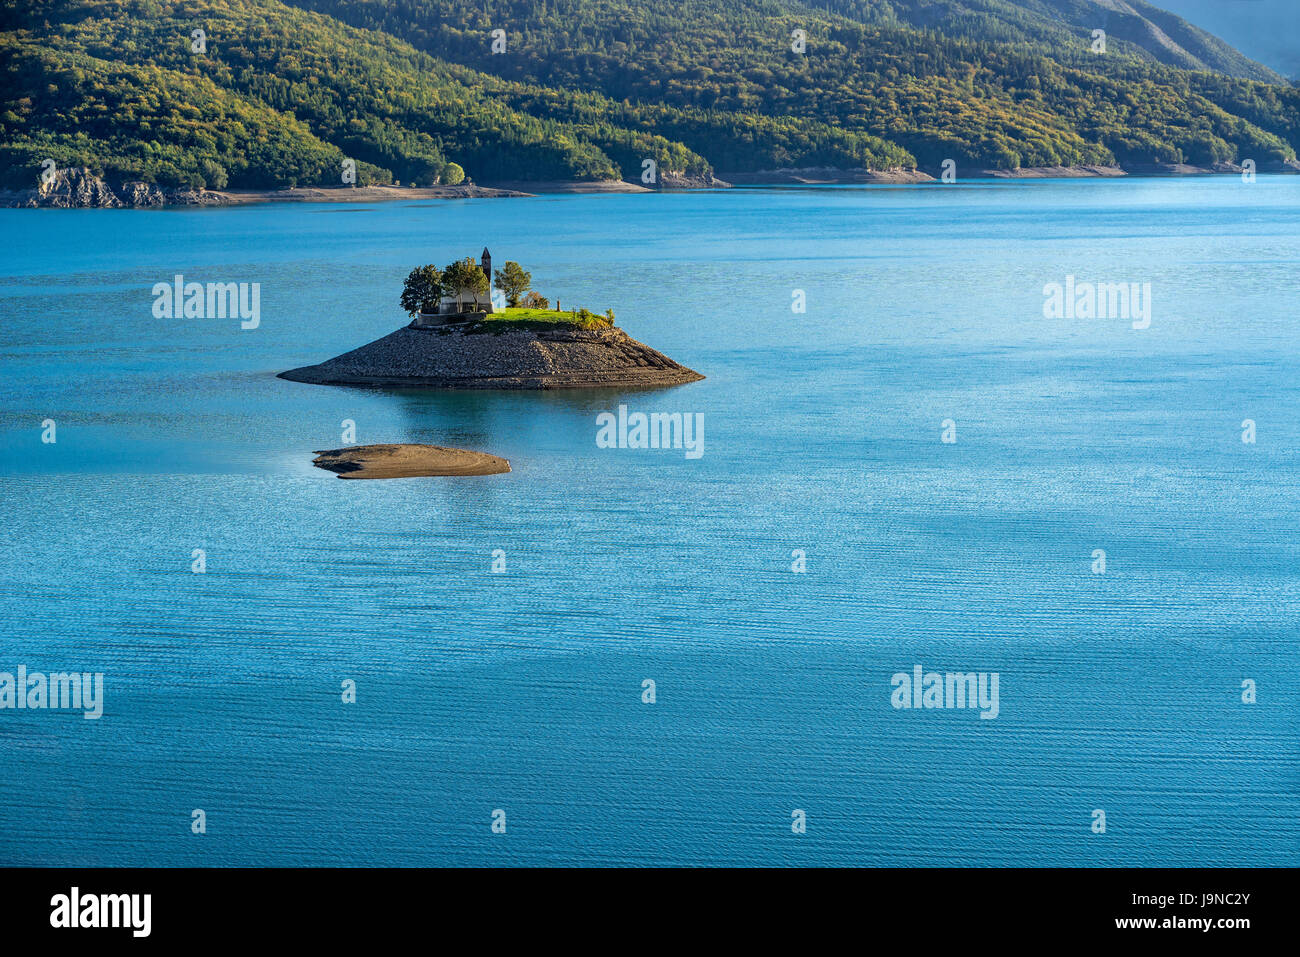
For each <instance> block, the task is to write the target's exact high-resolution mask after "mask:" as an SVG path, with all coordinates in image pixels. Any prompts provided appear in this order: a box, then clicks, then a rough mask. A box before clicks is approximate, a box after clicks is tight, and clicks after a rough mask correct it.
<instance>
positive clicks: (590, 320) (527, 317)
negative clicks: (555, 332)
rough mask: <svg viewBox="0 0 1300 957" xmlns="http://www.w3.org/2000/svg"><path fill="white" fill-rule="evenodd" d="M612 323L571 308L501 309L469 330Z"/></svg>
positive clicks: (594, 326) (597, 326) (591, 326)
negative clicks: (561, 309)
mask: <svg viewBox="0 0 1300 957" xmlns="http://www.w3.org/2000/svg"><path fill="white" fill-rule="evenodd" d="M612 325H614V323H613V322H611V321H610V320H609V319H608V318H607V317H605V316H601V315H595V314H591V313H589V314H588V315H586V316H583V315H580V314H579V313H578V312H574V311H571V310H567V309H566V310H563V311H559V312H557V311H556V310H554V309H500V310H498V311H496V312H494V313H492V314H491V315H489V316H488V317H487V319H486V320H484V321H483V322H480V323H477V324H476V325H474V326H471V327H470V328H469V329H468V330H466V331H467V332H505V331H506V330H508V329H563V328H574V327H576V328H578V329H608V328H610V327H611V326H612Z"/></svg>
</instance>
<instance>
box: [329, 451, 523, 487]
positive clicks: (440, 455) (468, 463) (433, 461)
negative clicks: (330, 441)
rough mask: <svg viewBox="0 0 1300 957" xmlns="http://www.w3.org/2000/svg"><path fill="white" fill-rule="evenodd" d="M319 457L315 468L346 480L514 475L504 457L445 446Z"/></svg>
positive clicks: (337, 453) (356, 452) (355, 452)
mask: <svg viewBox="0 0 1300 957" xmlns="http://www.w3.org/2000/svg"><path fill="white" fill-rule="evenodd" d="M315 454H316V458H314V459H312V462H311V464H312V465H314V466H316V467H317V468H321V469H325V470H326V471H329V472H337V473H338V476H339V478H343V479H386V478H421V477H424V476H430V475H497V474H499V473H501V472H509V471H510V463H509V462H507V461H506V460H505V459H503V458H501V457H500V456H497V455H489V454H488V453H486V452H471V451H469V450H468V449H452V448H447V447H445V446H442V445H350V446H348V447H347V448H342V449H329V450H327V451H317V452H316V453H315Z"/></svg>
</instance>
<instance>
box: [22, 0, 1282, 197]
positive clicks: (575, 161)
mask: <svg viewBox="0 0 1300 957" xmlns="http://www.w3.org/2000/svg"><path fill="white" fill-rule="evenodd" d="M1111 6H1112V7H1113V6H1115V4H1112V5H1111ZM1118 6H1120V7H1124V8H1126V9H1127V10H1132V11H1133V12H1132V13H1128V12H1125V10H1120V11H1118V12H1117V11H1116V10H1115V9H1110V10H1109V12H1107V10H1106V9H1105V8H1103V7H1101V6H1099V5H1098V4H1096V3H1095V2H1094V0H1019V2H1018V3H1015V4H1013V3H1010V2H1008V0H944V2H938V0H823V2H822V3H821V5H820V6H819V7H812V6H804V5H801V4H798V3H793V2H788V0H756V2H745V0H681V2H675V3H673V4H671V5H649V4H633V3H631V2H629V0H486V2H483V3H476V4H474V5H470V4H466V3H464V2H462V0H290V2H289V3H287V4H286V3H281V2H278V0H170V2H162V0H0V15H2V16H3V26H4V36H3V37H2V38H0V70H3V72H4V76H5V80H4V88H3V89H4V92H3V97H4V102H3V103H0V164H2V165H3V167H4V173H3V176H4V185H8V186H20V185H21V186H29V185H32V184H33V183H34V182H35V178H36V176H37V172H38V170H39V167H40V163H41V161H42V160H43V159H44V158H46V157H49V158H53V159H54V160H55V161H56V162H57V163H58V165H60V166H90V167H92V168H95V169H99V170H102V171H104V172H105V173H106V174H107V175H109V176H110V177H117V178H131V179H142V180H145V181H147V182H158V183H160V184H163V185H207V186H210V187H222V186H226V185H229V186H232V187H234V186H244V187H262V186H283V185H294V184H298V185H307V184H322V185H323V184H333V183H337V182H339V175H340V169H341V167H342V164H343V160H344V159H345V158H350V159H352V160H355V161H356V163H357V166H358V172H359V180H360V182H362V183H365V182H391V181H393V180H400V181H401V182H404V183H415V184H421V185H423V184H434V183H438V182H446V181H449V180H453V179H454V178H456V177H458V176H459V168H463V169H464V171H465V172H466V173H467V174H468V175H469V176H470V177H472V178H473V179H474V180H476V181H478V182H481V183H490V182H492V181H500V180H522V181H541V180H557V179H558V180H573V179H578V180H596V179H609V178H628V179H636V178H638V177H639V175H640V172H641V169H642V161H643V160H644V159H646V158H653V159H655V160H656V161H657V163H658V167H659V169H660V170H661V171H663V172H664V173H666V174H668V175H669V176H670V177H671V176H672V175H674V174H676V175H680V176H686V177H695V178H698V179H700V180H704V181H707V178H708V177H709V176H711V175H712V174H713V173H715V172H717V173H721V174H723V175H725V174H726V173H728V172H735V173H741V172H752V171H757V170H767V169H774V168H778V167H801V166H832V167H841V168H872V169H886V168H895V167H904V168H910V167H914V166H916V165H918V164H921V165H925V166H937V165H938V164H939V163H940V162H941V161H942V160H944V159H948V158H951V159H954V160H956V161H957V162H958V163H959V164H960V165H962V166H967V167H969V166H978V167H993V168H1014V167H1018V166H1047V165H1073V164H1083V163H1114V162H1123V163H1150V162H1191V163H1212V162H1216V161H1226V160H1235V159H1239V158H1245V157H1249V158H1253V159H1255V160H1256V161H1257V162H1259V163H1261V164H1262V163H1267V162H1269V161H1275V160H1280V159H1284V158H1290V157H1293V156H1294V155H1295V147H1296V145H1297V143H1300V90H1297V89H1296V88H1295V87H1291V86H1288V85H1285V84H1281V83H1268V82H1263V81H1265V80H1270V79H1276V77H1275V76H1274V75H1272V74H1271V72H1270V71H1268V70H1267V68H1265V67H1262V66H1260V65H1258V64H1255V63H1253V62H1252V61H1249V60H1248V59H1246V58H1245V57H1244V56H1242V55H1241V54H1239V53H1237V52H1236V51H1235V50H1232V49H1231V48H1230V47H1227V45H1226V44H1223V43H1222V42H1220V41H1218V40H1215V39H1214V38H1213V37H1210V36H1209V35H1208V34H1204V33H1202V32H1201V31H1198V30H1196V29H1195V28H1194V27H1191V26H1190V25H1188V24H1186V23H1183V22H1182V21H1179V20H1178V18H1176V17H1173V16H1172V15H1171V14H1166V13H1163V12H1161V11H1154V8H1151V9H1146V5H1145V4H1142V3H1139V2H1136V0H1133V2H1131V3H1129V4H1123V3H1119V4H1118ZM1094 8H1095V9H1094ZM1093 13H1096V14H1097V16H1103V15H1104V16H1105V17H1109V18H1110V19H1108V20H1104V22H1103V23H1102V25H1101V27H1100V28H1103V29H1108V31H1109V30H1115V35H1114V37H1113V38H1112V39H1111V40H1110V41H1109V42H1108V47H1107V52H1106V53H1105V54H1101V55H1099V54H1097V53H1094V52H1092V50H1091V49H1090V42H1091V41H1090V36H1091V29H1090V27H1089V22H1090V18H1091V19H1095V17H1092V14H1093ZM1121 14H1122V16H1121ZM1134 18H1136V19H1134ZM1107 23H1108V24H1109V26H1107V25H1106V24H1107ZM1142 24H1146V25H1147V27H1142V26H1141V25H1142ZM1148 28H1149V29H1148ZM195 30H202V31H203V42H202V43H201V44H199V43H198V41H196V39H195V38H194V31H195ZM494 30H503V31H504V38H505V50H504V52H493V49H492V44H493V37H492V31H494ZM796 30H801V31H804V33H805V34H806V45H805V47H804V49H803V52H796V51H795V50H793V49H792V45H795V44H794V43H793V41H792V34H793V33H794V31H796ZM1125 31H1128V32H1130V33H1133V34H1134V37H1133V40H1132V42H1129V41H1127V40H1125V39H1124V38H1123V36H1122V35H1121V34H1123V33H1124V32H1125ZM1153 31H1154V32H1153ZM1109 35H1110V34H1109V32H1108V36H1109ZM1153 37H1154V39H1153ZM196 45H198V46H201V49H195V47H196ZM453 164H454V165H453Z"/></svg>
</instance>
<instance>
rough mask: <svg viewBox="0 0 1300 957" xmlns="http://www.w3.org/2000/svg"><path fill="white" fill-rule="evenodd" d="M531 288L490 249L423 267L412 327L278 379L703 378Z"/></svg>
mask: <svg viewBox="0 0 1300 957" xmlns="http://www.w3.org/2000/svg"><path fill="white" fill-rule="evenodd" d="M489 276H492V277H493V280H492V281H491V282H490V281H489V279H488V277H489ZM531 282H532V277H531V274H530V273H528V272H525V271H524V270H523V269H522V267H520V265H519V264H518V263H517V262H507V263H505V265H504V266H503V267H502V268H501V269H499V270H497V271H496V272H495V273H494V272H493V270H492V256H491V253H490V252H489V251H488V250H487V249H486V248H485V249H484V250H483V254H482V257H481V262H477V261H475V260H474V259H473V258H472V257H467V258H465V259H461V260H458V261H456V262H454V263H451V264H450V265H448V266H447V267H445V268H444V269H441V270H440V269H438V268H437V267H435V266H433V265H428V266H421V267H418V268H416V269H414V270H412V271H411V273H410V275H408V276H407V278H406V282H405V284H404V287H403V290H402V295H401V304H402V307H403V309H405V310H406V311H407V313H408V314H409V315H410V316H411V321H410V323H409V324H408V325H406V326H403V327H402V328H400V329H397V330H395V331H393V332H391V333H389V334H388V335H386V336H383V337H382V338H380V339H376V340H375V341H374V342H370V343H368V344H366V345H364V346H361V347H360V348H357V349H353V350H352V351H351V352H345V353H344V354H342V355H340V356H336V357H335V358H333V359H329V360H327V361H325V362H321V363H319V364H317V365H312V366H304V367H302V368H299V369H291V370H289V371H287V372H281V373H280V374H279V377H280V378H282V379H288V380H290V381H293V382H308V383H313V384H316V385H345V386H365V387H372V388H417V389H584V388H611V387H620V388H637V389H641V388H654V387H661V386H673V385H681V384H683V383H687V382H697V381H699V380H701V379H703V378H704V376H702V375H700V374H699V373H698V372H696V371H694V370H693V369H688V368H687V367H686V366H683V365H681V364H680V363H677V362H674V361H673V360H672V359H670V358H668V357H667V356H666V355H664V354H663V353H661V352H656V351H655V350H654V349H651V348H650V347H649V346H647V345H645V344H644V343H641V342H638V341H637V340H635V339H633V338H632V337H631V336H629V335H628V334H627V333H626V332H624V331H623V330H622V329H619V328H618V327H617V326H615V325H614V314H613V312H612V311H607V312H605V313H604V314H597V313H593V312H591V311H589V310H587V309H573V310H569V311H565V310H563V309H561V307H560V302H559V301H558V300H557V301H556V303H555V306H554V307H553V308H552V307H551V305H550V302H549V301H548V300H547V299H545V298H543V297H542V296H541V295H539V294H538V293H537V292H536V291H533V290H531V289H530V288H529V287H530V285H531ZM493 285H495V293H496V295H495V296H494V294H493V292H494V290H493Z"/></svg>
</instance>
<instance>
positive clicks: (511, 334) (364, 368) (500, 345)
mask: <svg viewBox="0 0 1300 957" xmlns="http://www.w3.org/2000/svg"><path fill="white" fill-rule="evenodd" d="M510 325H511V323H509V322H504V321H494V322H486V323H480V324H478V325H469V326H461V327H457V326H449V327H441V328H433V329H417V328H412V327H410V326H407V327H405V328H402V329H398V330H397V331H396V332H392V333H389V334H388V335H386V336H384V337H383V338H382V339H376V340H375V341H374V342H371V343H369V344H368V345H364V346H362V347H361V348H359V349H353V350H352V351H351V352H346V353H344V354H343V355H341V356H337V357H336V358H333V359H330V360H329V361H328V362H322V363H320V364H319V365H314V366H304V367H303V368H301V369H292V370H290V371H288V372H282V373H280V378H282V379H290V380H292V381H294V382H311V383H315V384H318V385H358V386H373V387H380V388H434V389H583V388H605V387H623V388H643V387H653V386H666V385H680V384H681V383H685V382H695V381H697V380H699V379H703V378H704V376H702V375H700V374H699V373H698V372H695V371H693V370H691V369H688V368H686V367H685V366H683V365H680V364H678V363H676V362H674V361H673V360H672V359H670V358H668V357H667V356H666V355H664V354H663V353H661V352H656V351H655V350H654V349H651V348H650V347H649V346H647V345H644V344H643V343H640V342H637V341H636V340H635V339H633V338H632V337H631V336H629V335H628V334H627V333H626V332H624V331H623V330H622V329H618V328H613V327H610V328H604V329H582V328H579V327H576V326H573V327H566V326H557V327H556V328H552V329H518V328H509V327H510Z"/></svg>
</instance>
